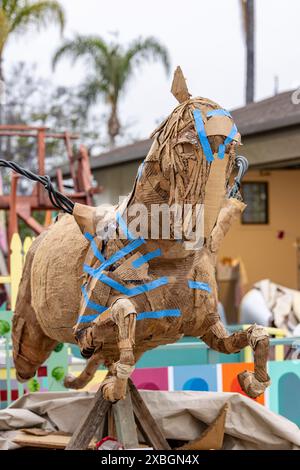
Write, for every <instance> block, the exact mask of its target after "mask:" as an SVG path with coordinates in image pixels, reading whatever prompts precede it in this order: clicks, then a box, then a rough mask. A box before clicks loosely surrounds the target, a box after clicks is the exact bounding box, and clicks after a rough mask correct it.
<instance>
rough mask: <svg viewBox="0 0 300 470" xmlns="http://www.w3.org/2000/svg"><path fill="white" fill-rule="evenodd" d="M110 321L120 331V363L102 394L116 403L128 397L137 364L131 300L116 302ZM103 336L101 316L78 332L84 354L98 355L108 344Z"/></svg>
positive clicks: (113, 366)
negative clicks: (129, 384)
mask: <svg viewBox="0 0 300 470" xmlns="http://www.w3.org/2000/svg"><path fill="white" fill-rule="evenodd" d="M109 318H110V320H111V321H112V322H113V324H115V325H116V326H117V330H118V350H119V360H118V361H116V362H113V361H112V362H111V364H110V366H109V373H108V376H107V378H106V379H105V380H104V381H103V383H102V393H103V396H104V398H105V399H106V400H109V401H112V402H114V401H117V400H120V399H123V398H125V396H126V390H127V382H128V378H129V377H130V375H131V373H132V371H133V368H134V364H135V362H136V361H135V357H134V353H133V346H134V339H135V326H136V310H135V307H134V305H133V303H132V302H130V300H128V299H118V300H116V301H115V302H114V303H113V304H112V306H111V307H110V309H109ZM112 327H113V325H112ZM103 336H104V335H103V322H102V319H101V316H100V317H98V319H97V320H95V322H94V323H93V324H92V326H90V327H88V328H85V329H84V330H80V331H78V332H77V333H76V339H77V341H78V344H79V346H80V349H81V350H82V351H83V352H84V354H86V353H87V352H88V353H89V354H93V351H96V352H95V354H97V348H98V347H101V345H102V344H103V342H105V338H104V337H103ZM92 358H93V356H92V357H91V359H92Z"/></svg>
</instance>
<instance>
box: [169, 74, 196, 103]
mask: <svg viewBox="0 0 300 470" xmlns="http://www.w3.org/2000/svg"><path fill="white" fill-rule="evenodd" d="M171 92H172V93H173V95H174V96H175V98H176V99H177V100H178V101H179V103H183V102H184V101H186V100H188V99H190V96H191V95H190V93H189V91H188V88H187V85H186V80H185V78H184V76H183V73H182V70H181V68H180V67H177V68H176V70H175V73H174V79H173V83H172V88H171Z"/></svg>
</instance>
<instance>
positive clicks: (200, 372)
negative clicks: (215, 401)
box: [173, 365, 218, 392]
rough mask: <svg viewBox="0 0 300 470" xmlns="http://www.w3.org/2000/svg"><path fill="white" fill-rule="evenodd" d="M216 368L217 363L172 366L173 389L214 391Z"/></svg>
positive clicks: (215, 389)
mask: <svg viewBox="0 0 300 470" xmlns="http://www.w3.org/2000/svg"><path fill="white" fill-rule="evenodd" d="M217 368H218V366H217V365H200V366H185V367H182V366H178V367H174V368H173V371H174V372H173V373H174V379H173V380H174V390H195V391H196V390H197V391H203V392H216V391H217V390H218V380H217Z"/></svg>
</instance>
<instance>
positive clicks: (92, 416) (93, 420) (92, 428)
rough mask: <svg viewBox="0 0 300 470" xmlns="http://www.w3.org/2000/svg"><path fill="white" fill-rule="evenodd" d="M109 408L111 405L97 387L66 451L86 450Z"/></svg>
mask: <svg viewBox="0 0 300 470" xmlns="http://www.w3.org/2000/svg"><path fill="white" fill-rule="evenodd" d="M110 407H111V403H110V402H109V401H107V400H105V399H104V398H103V395H102V390H101V387H99V390H98V391H97V393H96V395H95V398H94V401H93V403H92V405H91V407H90V410H89V411H88V413H86V414H85V415H84V417H83V418H82V420H81V422H80V424H79V426H78V428H77V429H76V431H75V432H74V434H73V436H72V438H71V440H70V442H69V444H68V445H67V447H66V450H85V449H87V448H88V445H89V443H90V442H91V439H92V438H93V436H94V435H95V433H96V432H97V430H98V429H99V426H100V425H101V423H102V421H103V420H104V419H105V416H106V414H107V412H108V410H109V408H110Z"/></svg>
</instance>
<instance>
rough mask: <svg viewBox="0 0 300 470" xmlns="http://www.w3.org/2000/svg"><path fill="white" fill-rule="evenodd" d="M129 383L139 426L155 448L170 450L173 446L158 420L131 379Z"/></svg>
mask: <svg viewBox="0 0 300 470" xmlns="http://www.w3.org/2000/svg"><path fill="white" fill-rule="evenodd" d="M128 385H129V390H130V393H131V400H132V406H133V412H134V414H135V417H136V419H137V421H138V423H139V427H140V428H141V430H142V431H143V434H144V435H145V436H146V437H147V440H149V442H150V444H151V446H152V447H153V449H155V450H170V449H171V447H170V446H169V444H168V442H167V440H166V439H165V437H164V435H163V433H162V432H161V430H160V429H159V427H158V425H157V423H156V421H155V420H154V418H153V416H152V415H151V413H150V411H149V410H148V408H147V406H146V404H145V402H144V400H143V399H142V397H141V395H140V394H139V392H138V390H137V389H136V386H135V385H134V384H133V382H132V380H131V379H129V380H128Z"/></svg>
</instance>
